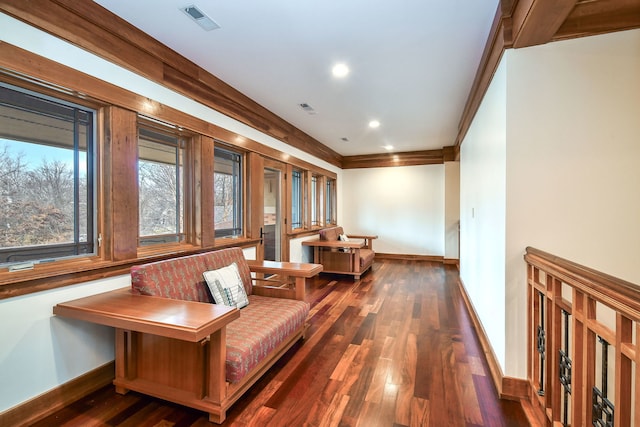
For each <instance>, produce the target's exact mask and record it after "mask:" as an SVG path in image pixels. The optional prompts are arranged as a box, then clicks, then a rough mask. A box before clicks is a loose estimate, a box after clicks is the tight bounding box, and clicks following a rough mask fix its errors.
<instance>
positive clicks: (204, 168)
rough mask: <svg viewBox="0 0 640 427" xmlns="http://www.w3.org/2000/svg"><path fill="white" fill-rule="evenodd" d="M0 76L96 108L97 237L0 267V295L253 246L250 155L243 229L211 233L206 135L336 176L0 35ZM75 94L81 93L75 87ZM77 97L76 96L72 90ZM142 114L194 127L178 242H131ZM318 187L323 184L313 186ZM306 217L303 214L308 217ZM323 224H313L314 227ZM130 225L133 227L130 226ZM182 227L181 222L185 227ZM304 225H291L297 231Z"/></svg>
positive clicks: (133, 239)
mask: <svg viewBox="0 0 640 427" xmlns="http://www.w3.org/2000/svg"><path fill="white" fill-rule="evenodd" d="M0 81H3V82H7V83H10V84H12V85H15V86H19V87H23V88H25V89H29V90H33V91H35V92H39V93H43V94H46V95H51V96H54V97H58V98H60V99H64V100H68V101H71V102H75V103H80V104H83V105H87V106H89V107H91V108H94V109H96V110H97V111H98V120H97V123H96V126H97V129H98V131H97V144H98V147H97V153H98V166H97V177H96V180H97V198H98V206H99V207H98V208H97V212H98V225H97V228H98V232H99V233H100V234H101V235H102V244H101V245H100V247H99V248H98V255H97V256H94V257H86V258H80V259H71V260H59V261H56V262H55V263H49V264H39V265H35V266H34V269H33V270H27V271H22V272H12V273H9V272H8V269H5V268H2V269H0V299H4V298H11V297H15V296H19V295H25V294H29V293H33V292H39V291H43V290H48V289H55V288H60V287H63V286H67V285H72V284H78V283H81V282H86V281H91V280H96V279H100V278H106V277H113V276H117V275H123V274H127V273H128V272H129V269H130V267H131V266H132V265H136V264H140V263H141V262H150V261H154V260H160V259H167V258H171V257H176V256H184V255H190V254H193V253H199V252H206V251H210V250H215V249H220V248H223V247H229V246H239V247H253V246H255V245H256V243H257V242H258V238H257V237H256V236H255V235H254V234H255V233H254V231H255V230H253V229H252V228H251V221H252V212H250V209H251V205H250V204H249V203H251V202H252V200H251V197H252V194H248V193H249V192H248V191H246V186H247V185H249V184H250V183H249V176H247V174H249V165H250V161H249V163H247V165H245V167H244V172H243V173H244V174H245V177H244V178H245V184H244V185H245V191H244V195H243V197H244V198H245V200H244V202H245V215H244V218H243V221H244V228H245V236H244V237H243V238H235V239H215V237H214V236H213V230H212V227H209V226H207V225H206V224H207V219H208V218H211V214H212V207H210V206H212V203H210V202H212V198H213V194H212V190H211V192H208V191H206V190H205V189H206V188H207V186H204V185H202V183H203V182H208V181H209V175H210V174H211V175H212V174H213V172H212V169H213V147H214V142H213V140H214V139H215V140H219V141H224V143H225V144H227V145H229V146H230V147H232V148H233V149H234V150H236V151H239V152H243V153H245V159H250V158H253V159H255V158H256V157H264V158H273V159H276V160H279V161H282V162H284V163H286V164H288V165H291V166H292V167H296V168H299V169H301V170H304V171H306V172H307V176H310V175H311V174H317V175H321V176H330V177H333V178H337V174H336V173H335V172H332V171H329V170H326V169H324V168H321V167H318V166H316V165H313V164H311V163H309V162H306V161H303V160H300V159H297V158H295V157H293V156H291V155H289V154H287V153H284V152H281V151H278V150H276V149H273V148H271V147H268V146H265V145H263V144H261V143H259V142H257V141H253V140H250V139H248V138H245V137H243V136H240V135H237V134H236V133H234V132H230V131H228V130H226V129H223V128H221V127H219V126H216V125H213V124H211V123H208V122H205V121H203V120H201V119H198V118H196V117H193V116H190V115H188V114H186V113H184V112H182V111H178V110H176V109H173V108H171V107H168V106H165V105H161V104H159V103H158V102H155V101H153V100H150V99H148V98H145V97H142V96H140V95H138V94H135V93H133V92H130V91H128V90H125V89H122V88H120V87H117V86H115V85H112V84H110V83H108V82H105V81H102V80H100V79H97V78H95V77H92V76H89V75H87V74H84V73H82V72H80V71H78V70H75V69H72V68H69V67H66V66H64V65H62V64H59V63H56V62H54V61H51V60H48V59H46V58H43V57H41V56H39V55H36V54H34V53H32V52H28V51H26V50H23V49H20V48H18V47H16V46H13V45H10V44H8V43H0ZM78 94H81V95H78ZM78 97H80V99H79V98H78ZM139 115H143V116H146V117H150V118H152V119H156V120H160V121H163V122H168V123H174V124H177V125H179V126H181V127H183V128H184V129H185V130H187V131H190V132H191V133H193V134H195V136H194V137H193V138H194V140H193V141H194V142H193V146H192V150H190V151H192V152H193V158H191V159H190V160H189V162H190V165H191V166H190V167H192V168H193V173H192V175H193V177H192V180H193V182H192V187H191V188H190V190H189V197H191V198H192V200H191V209H192V212H191V213H189V214H188V215H189V216H190V221H191V224H192V229H191V230H190V235H191V237H190V239H188V241H186V242H185V243H184V244H175V245H173V244H172V245H169V246H165V245H162V246H163V247H162V248H161V247H155V248H152V247H145V248H143V249H140V248H138V246H137V235H138V233H137V215H135V217H136V220H135V221H133V222H132V221H130V217H131V216H132V212H137V192H133V191H131V188H136V186H137V177H136V172H135V170H134V169H133V168H131V165H130V162H131V161H132V159H135V158H136V154H135V151H136V150H137V145H136V144H134V142H135V141H136V140H137V121H138V116H139ZM320 188H322V187H320ZM307 221H308V220H307ZM320 228H322V227H315V230H319V229H320ZM133 231H135V232H133ZM185 231H186V230H185ZM307 232H309V233H310V234H313V232H312V231H311V230H307V231H302V232H300V233H293V234H292V235H304V234H305V233H307Z"/></svg>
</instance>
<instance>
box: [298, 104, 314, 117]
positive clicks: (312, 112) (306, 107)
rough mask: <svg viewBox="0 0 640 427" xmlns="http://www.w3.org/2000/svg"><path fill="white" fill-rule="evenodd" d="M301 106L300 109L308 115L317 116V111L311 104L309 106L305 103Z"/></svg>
mask: <svg viewBox="0 0 640 427" xmlns="http://www.w3.org/2000/svg"><path fill="white" fill-rule="evenodd" d="M298 105H299V106H300V108H302V109H303V110H304V111H305V112H306V113H307V114H315V113H316V110H314V109H313V107H312V106H311V105H309V104H307V103H306V102H303V103H302V104H298Z"/></svg>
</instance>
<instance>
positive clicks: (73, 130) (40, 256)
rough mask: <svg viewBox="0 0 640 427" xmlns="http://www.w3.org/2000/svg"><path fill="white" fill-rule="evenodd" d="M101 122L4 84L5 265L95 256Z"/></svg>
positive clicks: (0, 114) (0, 185) (0, 108)
mask: <svg viewBox="0 0 640 427" xmlns="http://www.w3.org/2000/svg"><path fill="white" fill-rule="evenodd" d="M94 121H95V111H94V110H92V109H89V108H86V107H83V106H80V105H75V104H71V103H68V102H66V101H62V100H59V99H54V98H50V97H47V96H44V95H39V94H36V93H32V92H30V91H26V90H22V89H19V88H16V87H13V86H9V85H6V86H5V85H1V86H0V264H5V263H14V262H21V261H40V262H44V261H54V260H56V259H59V258H63V257H70V256H78V255H91V254H95V251H96V245H95V243H96V240H97V234H96V230H95V224H96V220H95V208H94V206H95V202H94V193H95V188H94Z"/></svg>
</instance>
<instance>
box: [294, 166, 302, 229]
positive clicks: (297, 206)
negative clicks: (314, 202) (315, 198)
mask: <svg viewBox="0 0 640 427" xmlns="http://www.w3.org/2000/svg"><path fill="white" fill-rule="evenodd" d="M302 176H303V173H302V172H301V171H299V170H294V171H293V173H292V174H291V228H292V229H294V230H295V229H297V228H302V227H303V221H304V186H303V185H302Z"/></svg>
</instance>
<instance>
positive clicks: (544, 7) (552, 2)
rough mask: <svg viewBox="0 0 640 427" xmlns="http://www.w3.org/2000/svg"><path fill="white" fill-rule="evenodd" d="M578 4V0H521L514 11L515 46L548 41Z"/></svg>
mask: <svg viewBox="0 0 640 427" xmlns="http://www.w3.org/2000/svg"><path fill="white" fill-rule="evenodd" d="M575 5H576V0H520V1H518V3H517V4H516V6H515V10H514V11H513V15H512V18H513V47H515V48H519V47H527V46H535V45H539V44H544V43H548V42H549V41H551V40H552V39H553V36H554V35H555V34H556V32H557V31H558V29H559V28H560V26H561V25H562V23H563V22H564V21H565V20H566V19H567V17H568V16H569V14H570V13H571V11H572V10H573V8H574V7H575Z"/></svg>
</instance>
